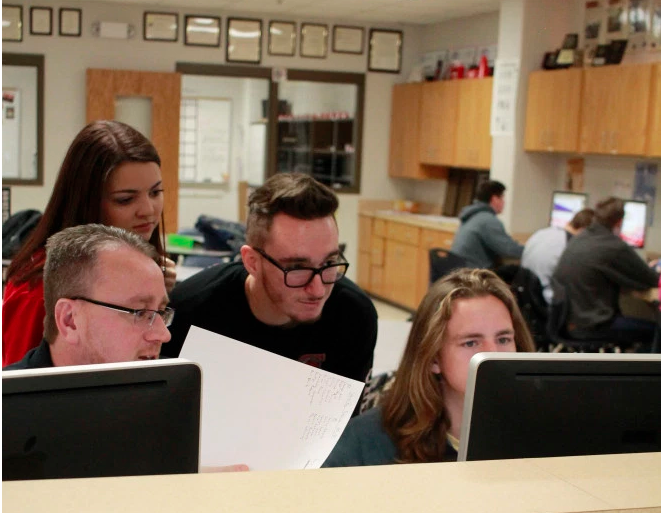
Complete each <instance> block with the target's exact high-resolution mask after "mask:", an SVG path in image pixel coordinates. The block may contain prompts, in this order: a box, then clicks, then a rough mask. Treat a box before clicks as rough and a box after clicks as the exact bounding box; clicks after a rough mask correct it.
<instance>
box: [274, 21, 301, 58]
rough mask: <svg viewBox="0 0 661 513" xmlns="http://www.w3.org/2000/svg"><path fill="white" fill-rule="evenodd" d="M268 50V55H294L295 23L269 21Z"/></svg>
mask: <svg viewBox="0 0 661 513" xmlns="http://www.w3.org/2000/svg"><path fill="white" fill-rule="evenodd" d="M268 51H269V55H286V56H288V57H292V56H294V55H295V54H296V23H294V22H293V21H277V20H273V21H270V22H269V42H268Z"/></svg>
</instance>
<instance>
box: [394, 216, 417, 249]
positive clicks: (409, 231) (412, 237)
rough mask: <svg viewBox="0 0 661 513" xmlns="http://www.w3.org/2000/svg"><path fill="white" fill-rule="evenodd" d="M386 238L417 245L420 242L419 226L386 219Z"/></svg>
mask: <svg viewBox="0 0 661 513" xmlns="http://www.w3.org/2000/svg"><path fill="white" fill-rule="evenodd" d="M387 231H388V235H387V237H388V239H391V240H396V241H398V242H404V243H405V244H411V245H413V246H417V245H418V244H419V243H420V228H418V227H416V226H411V225H409V224H403V223H395V222H393V221H388V225H387Z"/></svg>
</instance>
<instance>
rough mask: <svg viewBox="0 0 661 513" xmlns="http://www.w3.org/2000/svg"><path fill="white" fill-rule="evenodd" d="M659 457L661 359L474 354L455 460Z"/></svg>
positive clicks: (578, 355) (660, 438) (612, 355)
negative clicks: (619, 455) (649, 454)
mask: <svg viewBox="0 0 661 513" xmlns="http://www.w3.org/2000/svg"><path fill="white" fill-rule="evenodd" d="M656 451H661V355H649V354H647V355H639V354H598V353H597V354H588V353H585V354H554V353H550V354H549V353H546V354H545V353H479V354H477V355H475V356H473V358H471V361H470V364H469V371H468V382H467V387H466V395H465V399H464V410H463V423H462V429H461V439H460V447H459V460H460V461H469V460H496V459H509V458H545V457H555V456H582V455H590V454H617V453H631V452H656Z"/></svg>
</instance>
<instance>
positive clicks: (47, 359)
mask: <svg viewBox="0 0 661 513" xmlns="http://www.w3.org/2000/svg"><path fill="white" fill-rule="evenodd" d="M45 367H53V359H52V358H51V355H50V347H49V346H48V342H46V340H45V339H43V340H42V341H41V344H39V345H38V346H37V347H35V348H34V349H30V350H29V351H28V352H27V353H26V354H25V356H24V357H23V359H22V360H19V361H18V362H15V363H12V364H11V365H7V366H6V367H3V368H2V370H3V371H6V370H19V369H42V368H45Z"/></svg>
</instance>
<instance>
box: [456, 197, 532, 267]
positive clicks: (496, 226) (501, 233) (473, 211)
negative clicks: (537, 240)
mask: <svg viewBox="0 0 661 513" xmlns="http://www.w3.org/2000/svg"><path fill="white" fill-rule="evenodd" d="M459 219H460V220H461V226H459V230H457V233H456V234H455V236H454V241H453V242H452V248H451V251H452V252H453V253H455V254H457V255H459V256H461V257H463V258H465V259H466V261H467V265H468V266H470V267H486V268H490V267H494V265H496V264H498V263H499V260H500V259H501V258H521V254H522V253H523V246H522V245H521V244H519V243H518V242H516V241H515V240H514V239H512V237H510V236H509V235H507V233H506V232H505V227H504V226H503V223H501V222H500V220H499V219H498V218H497V217H496V212H495V211H494V209H493V208H491V206H490V205H489V204H488V203H484V202H483V201H478V200H475V201H474V202H473V204H472V205H468V206H467V207H464V208H463V209H461V212H459Z"/></svg>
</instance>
